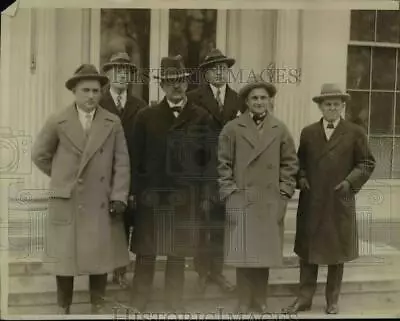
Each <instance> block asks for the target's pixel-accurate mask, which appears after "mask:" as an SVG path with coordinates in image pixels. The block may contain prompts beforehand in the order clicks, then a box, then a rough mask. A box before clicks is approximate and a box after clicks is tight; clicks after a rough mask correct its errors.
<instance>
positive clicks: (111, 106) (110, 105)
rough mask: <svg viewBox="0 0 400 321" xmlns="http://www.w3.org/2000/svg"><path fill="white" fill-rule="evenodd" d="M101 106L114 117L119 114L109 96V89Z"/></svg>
mask: <svg viewBox="0 0 400 321" xmlns="http://www.w3.org/2000/svg"><path fill="white" fill-rule="evenodd" d="M101 105H102V107H103V108H105V109H107V110H108V111H109V112H112V113H113V114H116V115H118V114H119V112H118V109H117V106H116V105H115V102H114V99H113V98H112V96H111V93H110V89H108V90H107V92H105V93H104V96H103V101H102V104H101ZM103 105H104V106H103Z"/></svg>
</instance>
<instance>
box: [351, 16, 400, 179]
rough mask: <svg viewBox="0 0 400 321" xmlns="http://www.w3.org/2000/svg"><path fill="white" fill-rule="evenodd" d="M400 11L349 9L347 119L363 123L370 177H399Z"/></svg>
mask: <svg viewBox="0 0 400 321" xmlns="http://www.w3.org/2000/svg"><path fill="white" fill-rule="evenodd" d="M399 50H400V12H398V11H387V10H385V11H379V10H356V11H352V12H351V27H350V43H349V46H348V59H347V90H348V92H349V93H350V94H351V101H350V102H349V103H348V104H347V108H346V119H348V120H350V121H352V122H354V123H357V124H359V125H361V126H362V127H364V129H365V130H366V132H367V134H368V140H369V142H370V146H371V149H372V152H373V154H374V156H375V158H376V161H377V165H376V169H375V172H374V173H373V176H372V177H373V178H374V179H379V178H380V179H387V178H400V52H399Z"/></svg>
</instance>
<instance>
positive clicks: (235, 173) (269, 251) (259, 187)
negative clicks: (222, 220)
mask: <svg viewBox="0 0 400 321" xmlns="http://www.w3.org/2000/svg"><path fill="white" fill-rule="evenodd" d="M275 94H276V88H275V86H274V85H273V84H271V83H268V82H265V81H264V80H263V79H262V78H261V76H259V75H258V76H256V77H254V79H253V80H252V81H250V82H249V83H248V84H246V85H245V86H244V87H243V88H242V89H241V90H240V92H239V96H240V97H241V98H242V99H243V100H244V101H245V103H246V105H247V106H248V110H247V111H246V112H244V113H243V114H242V115H240V116H239V117H238V118H236V119H234V120H232V121H231V122H229V123H227V124H226V125H225V127H224V128H223V129H222V132H221V135H220V138H219V149H218V161H219V165H218V172H219V176H220V178H219V184H220V194H221V198H222V199H223V200H225V204H226V205H225V206H226V216H227V217H226V221H227V226H226V233H225V237H226V239H225V264H227V265H231V266H234V267H236V280H237V281H236V282H237V293H238V296H239V302H238V306H237V312H241V313H247V312H248V311H249V309H250V308H255V309H257V310H258V311H260V312H263V313H264V312H267V304H266V287H267V284H268V277H269V268H270V267H276V266H281V264H282V263H283V262H282V259H283V241H284V239H283V232H284V217H285V213H286V207H287V202H288V200H289V199H290V198H291V197H292V196H293V193H294V191H295V186H296V179H295V178H296V174H297V171H298V159H297V155H296V149H295V146H294V141H293V139H292V136H291V134H290V132H289V130H288V129H287V127H286V126H285V124H283V123H282V122H281V121H280V120H278V119H277V118H275V117H274V116H273V115H272V114H270V113H269V112H268V110H270V109H272V108H270V107H271V106H270V105H271V104H272V103H273V102H272V99H273V97H274V96H275Z"/></svg>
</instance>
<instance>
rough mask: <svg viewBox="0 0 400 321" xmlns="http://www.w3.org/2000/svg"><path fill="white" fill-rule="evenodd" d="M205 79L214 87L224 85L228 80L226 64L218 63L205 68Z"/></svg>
mask: <svg viewBox="0 0 400 321" xmlns="http://www.w3.org/2000/svg"><path fill="white" fill-rule="evenodd" d="M206 79H207V81H208V82H209V83H210V84H212V85H214V86H216V87H220V86H223V85H225V84H226V83H227V82H228V80H229V67H228V65H227V64H226V63H220V64H215V65H214V66H212V67H211V68H209V69H207V71H206Z"/></svg>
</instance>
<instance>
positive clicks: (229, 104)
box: [224, 85, 239, 120]
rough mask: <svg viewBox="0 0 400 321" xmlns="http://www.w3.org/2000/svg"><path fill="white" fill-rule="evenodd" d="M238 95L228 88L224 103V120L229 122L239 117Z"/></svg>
mask: <svg viewBox="0 0 400 321" xmlns="http://www.w3.org/2000/svg"><path fill="white" fill-rule="evenodd" d="M237 100H238V98H237V95H236V94H235V92H234V91H233V90H232V89H231V87H229V86H228V85H227V86H226V93H225V101H224V116H225V117H224V118H225V119H227V120H230V119H234V118H235V117H236V116H237V113H238V110H239V109H238V108H237V105H238V103H237Z"/></svg>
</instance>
